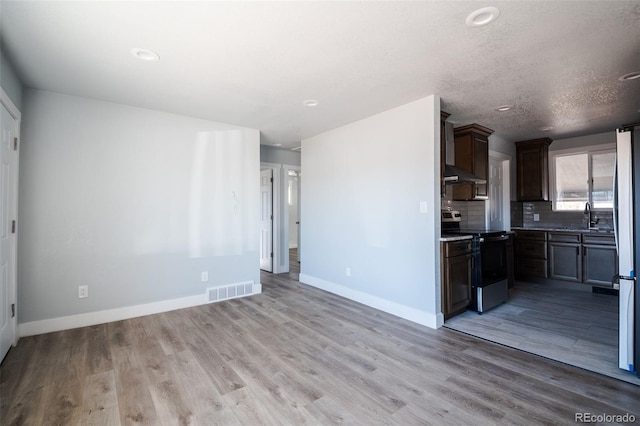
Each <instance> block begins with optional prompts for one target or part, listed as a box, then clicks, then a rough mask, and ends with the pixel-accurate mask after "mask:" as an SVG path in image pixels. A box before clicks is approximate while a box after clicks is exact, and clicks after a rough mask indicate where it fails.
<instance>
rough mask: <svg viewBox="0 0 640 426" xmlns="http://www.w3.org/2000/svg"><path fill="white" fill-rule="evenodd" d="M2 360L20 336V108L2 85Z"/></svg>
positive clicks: (0, 102)
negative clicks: (18, 251) (18, 218)
mask: <svg viewBox="0 0 640 426" xmlns="http://www.w3.org/2000/svg"><path fill="white" fill-rule="evenodd" d="M0 114H1V117H0V124H1V132H2V139H1V146H0V206H1V207H2V208H0V361H1V360H2V359H3V358H4V357H5V355H6V354H7V352H8V351H9V349H10V348H11V346H13V345H15V344H16V343H17V340H18V334H17V315H16V299H17V298H16V293H17V284H16V264H17V262H16V260H17V257H16V232H17V227H16V226H17V225H16V223H17V211H18V210H17V199H18V197H17V194H18V152H19V151H18V139H19V133H20V119H21V116H20V111H18V109H17V108H16V106H15V105H14V104H13V102H11V100H10V99H9V97H8V96H7V94H6V93H5V92H4V90H2V89H0Z"/></svg>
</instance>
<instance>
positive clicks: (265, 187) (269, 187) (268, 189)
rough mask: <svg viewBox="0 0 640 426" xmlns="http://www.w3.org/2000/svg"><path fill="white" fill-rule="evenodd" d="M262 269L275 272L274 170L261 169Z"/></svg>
mask: <svg viewBox="0 0 640 426" xmlns="http://www.w3.org/2000/svg"><path fill="white" fill-rule="evenodd" d="M260 269H263V270H265V271H268V272H273V170H271V169H266V170H262V171H260Z"/></svg>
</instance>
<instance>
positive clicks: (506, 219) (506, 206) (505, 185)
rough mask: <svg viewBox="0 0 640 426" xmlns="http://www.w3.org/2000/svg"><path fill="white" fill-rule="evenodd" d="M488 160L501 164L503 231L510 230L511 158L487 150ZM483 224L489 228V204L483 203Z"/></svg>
mask: <svg viewBox="0 0 640 426" xmlns="http://www.w3.org/2000/svg"><path fill="white" fill-rule="evenodd" d="M489 158H492V159H494V160H497V161H499V162H501V163H502V223H503V225H504V230H505V231H509V230H511V186H510V181H511V156H510V155H507V154H503V153H502V152H497V151H491V150H489ZM484 206H485V207H484V208H485V211H484V223H485V227H487V228H488V227H489V222H490V219H491V211H490V207H489V203H484Z"/></svg>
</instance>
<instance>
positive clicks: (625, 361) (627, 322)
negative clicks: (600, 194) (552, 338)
mask: <svg viewBox="0 0 640 426" xmlns="http://www.w3.org/2000/svg"><path fill="white" fill-rule="evenodd" d="M637 127H638V125H629V126H623V128H621V129H618V131H617V143H616V145H617V146H616V151H617V156H616V173H615V175H616V182H615V185H614V188H615V191H614V192H615V197H614V199H615V203H614V205H615V209H614V214H613V217H614V226H615V234H616V246H617V249H618V274H619V275H617V276H616V277H614V280H615V281H617V282H618V285H619V351H618V355H619V356H618V366H619V367H620V368H621V369H623V370H628V371H632V372H636V374H639V373H638V371H637V369H638V367H639V366H640V362H639V355H640V347H639V345H640V337H639V336H640V314H639V313H638V310H639V309H640V289H639V288H638V281H637V280H636V272H635V271H637V270H638V267H640V261H639V258H640V256H639V255H638V254H639V253H638V252H639V251H640V247H638V246H637V243H638V242H640V137H639V135H638V133H639V132H638V130H635V129H637Z"/></svg>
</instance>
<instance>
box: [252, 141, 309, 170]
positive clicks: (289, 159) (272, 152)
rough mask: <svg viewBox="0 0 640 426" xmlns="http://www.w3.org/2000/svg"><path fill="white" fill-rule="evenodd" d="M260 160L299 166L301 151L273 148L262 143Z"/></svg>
mask: <svg viewBox="0 0 640 426" xmlns="http://www.w3.org/2000/svg"><path fill="white" fill-rule="evenodd" d="M260 161H261V162H263V163H275V164H288V165H290V166H299V165H300V151H291V150H290V149H281V148H273V147H270V146H267V145H260Z"/></svg>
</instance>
